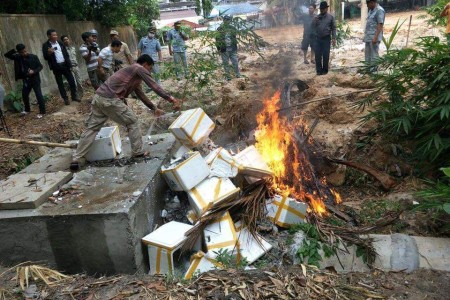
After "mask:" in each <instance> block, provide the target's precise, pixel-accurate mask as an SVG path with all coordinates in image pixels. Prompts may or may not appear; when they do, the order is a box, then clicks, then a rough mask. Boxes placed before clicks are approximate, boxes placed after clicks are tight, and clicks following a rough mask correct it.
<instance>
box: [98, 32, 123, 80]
mask: <svg viewBox="0 0 450 300" xmlns="http://www.w3.org/2000/svg"><path fill="white" fill-rule="evenodd" d="M121 47H122V42H121V41H119V40H114V41H112V42H111V44H110V45H109V46H107V47H105V48H103V49H102V51H100V54H99V55H98V59H97V61H98V65H97V73H98V74H97V76H98V79H99V80H100V83H103V82H105V81H106V80H107V79H108V78H109V76H111V75H112V74H113V68H114V66H113V60H114V53H119V51H120V48H121Z"/></svg>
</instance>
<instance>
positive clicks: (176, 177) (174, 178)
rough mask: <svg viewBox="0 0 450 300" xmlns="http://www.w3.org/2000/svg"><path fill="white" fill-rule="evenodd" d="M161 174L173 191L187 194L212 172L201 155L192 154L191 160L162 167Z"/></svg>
mask: <svg viewBox="0 0 450 300" xmlns="http://www.w3.org/2000/svg"><path fill="white" fill-rule="evenodd" d="M161 173H162V174H163V176H164V179H165V180H166V182H167V184H168V185H169V187H170V188H171V189H172V190H173V191H186V192H187V191H189V190H191V189H192V188H193V187H194V186H196V185H198V184H199V183H200V182H202V180H203V179H205V178H206V177H208V175H209V173H210V171H209V166H208V165H207V164H206V161H205V160H204V159H203V157H202V156H201V155H200V153H199V152H191V155H190V156H189V158H187V159H186V160H184V161H182V162H181V163H177V162H174V163H173V164H171V165H170V166H168V167H165V166H163V167H161Z"/></svg>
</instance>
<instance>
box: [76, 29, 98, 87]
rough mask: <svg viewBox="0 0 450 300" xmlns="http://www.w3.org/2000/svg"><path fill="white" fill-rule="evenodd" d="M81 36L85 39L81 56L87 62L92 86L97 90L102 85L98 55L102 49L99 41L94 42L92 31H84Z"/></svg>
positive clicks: (81, 48)
mask: <svg viewBox="0 0 450 300" xmlns="http://www.w3.org/2000/svg"><path fill="white" fill-rule="evenodd" d="M81 38H82V39H83V41H84V44H82V45H81V46H80V53H81V57H83V59H84V60H85V62H86V67H87V73H88V76H89V80H90V81H91V85H92V87H93V88H94V89H95V90H96V89H98V87H99V85H100V84H99V82H98V77H97V66H98V60H97V55H98V54H99V53H100V49H99V47H98V45H97V43H95V42H94V38H93V37H92V33H90V32H89V31H87V32H84V33H83V34H82V35H81Z"/></svg>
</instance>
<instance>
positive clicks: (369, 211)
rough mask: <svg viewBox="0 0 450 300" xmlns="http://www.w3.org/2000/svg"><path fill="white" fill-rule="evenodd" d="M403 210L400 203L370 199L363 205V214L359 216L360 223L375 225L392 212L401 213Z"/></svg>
mask: <svg viewBox="0 0 450 300" xmlns="http://www.w3.org/2000/svg"><path fill="white" fill-rule="evenodd" d="M401 210H402V205H401V203H400V202H398V201H393V200H386V199H379V200H372V199H369V200H367V201H365V202H364V204H363V205H362V209H361V213H360V214H359V219H360V221H361V222H362V223H363V224H365V225H373V224H375V222H376V221H379V220H380V218H382V217H384V216H385V215H386V214H388V213H390V212H399V211H401Z"/></svg>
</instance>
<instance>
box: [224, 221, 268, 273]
mask: <svg viewBox="0 0 450 300" xmlns="http://www.w3.org/2000/svg"><path fill="white" fill-rule="evenodd" d="M236 231H237V235H238V240H239V249H236V250H234V252H233V254H234V253H237V251H239V255H240V257H242V258H245V259H246V260H247V262H248V264H252V263H254V262H255V261H256V260H257V259H258V258H260V257H261V256H263V255H264V254H265V253H267V252H269V251H270V249H272V245H271V244H269V243H268V242H267V241H266V240H264V239H263V238H262V237H261V236H259V235H258V240H259V243H258V241H257V240H256V239H255V238H254V237H253V236H252V235H251V234H250V232H249V231H248V229H247V228H242V229H240V230H239V231H238V230H237V229H236Z"/></svg>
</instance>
